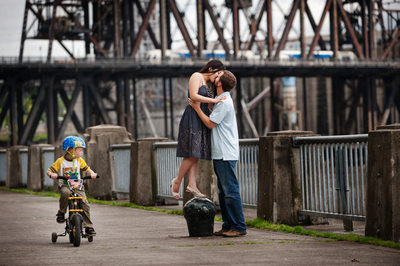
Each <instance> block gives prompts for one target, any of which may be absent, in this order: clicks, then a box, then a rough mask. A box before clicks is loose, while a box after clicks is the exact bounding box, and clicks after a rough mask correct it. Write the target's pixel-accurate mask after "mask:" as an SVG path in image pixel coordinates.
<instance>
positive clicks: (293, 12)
mask: <svg viewBox="0 0 400 266" xmlns="http://www.w3.org/2000/svg"><path fill="white" fill-rule="evenodd" d="M299 3H300V0H294V1H293V5H292V9H291V10H290V13H289V16H288V19H287V21H286V25H285V29H284V30H283V32H282V36H281V39H280V41H279V44H278V47H277V48H276V52H275V56H274V58H275V59H278V57H279V53H280V52H281V50H282V49H283V47H284V46H285V44H286V41H287V37H288V35H289V31H290V29H291V27H292V24H293V20H294V17H295V15H296V11H297V9H298V8H299Z"/></svg>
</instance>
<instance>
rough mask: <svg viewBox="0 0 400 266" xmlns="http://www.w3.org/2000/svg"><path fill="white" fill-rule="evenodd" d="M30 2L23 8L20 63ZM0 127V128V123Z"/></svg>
mask: <svg viewBox="0 0 400 266" xmlns="http://www.w3.org/2000/svg"><path fill="white" fill-rule="evenodd" d="M30 5H31V4H30V3H29V2H28V1H26V2H25V10H24V20H23V22H22V33H21V41H20V45H19V56H18V61H19V62H20V63H21V62H22V57H23V56H24V45H25V40H26V36H27V34H28V33H27V31H26V30H27V29H26V25H27V23H28V11H29V7H30ZM0 128H1V124H0Z"/></svg>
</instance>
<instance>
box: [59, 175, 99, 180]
mask: <svg viewBox="0 0 400 266" xmlns="http://www.w3.org/2000/svg"><path fill="white" fill-rule="evenodd" d="M97 178H100V176H99V175H97V176H96V179H97ZM57 179H63V180H69V178H67V177H65V176H62V175H59V176H57ZM81 179H83V180H86V179H92V178H91V177H90V176H88V175H87V176H84V177H82V178H81Z"/></svg>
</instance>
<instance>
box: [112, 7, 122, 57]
mask: <svg viewBox="0 0 400 266" xmlns="http://www.w3.org/2000/svg"><path fill="white" fill-rule="evenodd" d="M113 2H114V6H113V9H114V56H115V57H117V58H118V57H121V55H122V53H121V28H120V21H121V10H120V0H114V1H113Z"/></svg>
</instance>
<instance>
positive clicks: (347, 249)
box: [0, 191, 400, 265]
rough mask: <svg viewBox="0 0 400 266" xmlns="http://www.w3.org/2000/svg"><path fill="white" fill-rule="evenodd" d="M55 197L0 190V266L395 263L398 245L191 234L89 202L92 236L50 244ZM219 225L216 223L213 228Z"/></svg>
mask: <svg viewBox="0 0 400 266" xmlns="http://www.w3.org/2000/svg"><path fill="white" fill-rule="evenodd" d="M57 208H58V199H56V198H49V197H40V196H33V195H27V194H18V193H11V192H5V191H0V265H60V264H65V265H71V264H74V265H78V264H90V265H343V264H355V265H400V250H398V249H392V248H383V247H377V246H373V245H365V244H359V243H351V242H338V241H331V240H328V239H324V238H314V237H307V236H299V235H293V234H285V233H279V232H271V231H263V230H258V229H252V228H248V231H247V232H248V234H247V235H246V236H244V237H240V238H223V237H214V236H213V237H203V238H190V237H188V231H187V227H186V221H185V219H184V217H182V216H178V215H169V214H163V213H159V212H153V211H144V210H138V209H132V208H123V207H114V206H105V205H97V204H91V210H92V211H91V212H92V220H93V222H94V224H95V229H96V231H97V236H96V237H95V238H94V241H93V242H92V243H89V242H87V240H86V239H83V240H82V243H81V246H80V247H73V246H72V245H71V244H70V243H69V241H68V238H67V237H59V238H58V240H57V243H52V242H51V232H53V231H56V232H58V233H60V232H62V231H63V225H60V224H57V223H56V222H55V213H56V211H57ZM220 227H221V223H220V222H216V223H215V226H214V228H215V229H216V230H219V229H220Z"/></svg>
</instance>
